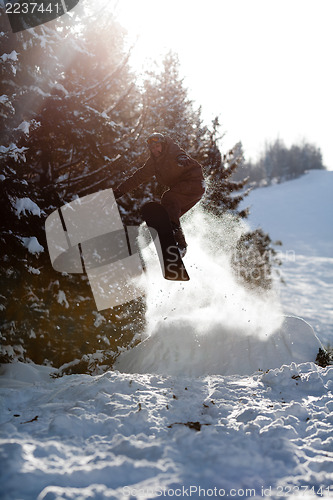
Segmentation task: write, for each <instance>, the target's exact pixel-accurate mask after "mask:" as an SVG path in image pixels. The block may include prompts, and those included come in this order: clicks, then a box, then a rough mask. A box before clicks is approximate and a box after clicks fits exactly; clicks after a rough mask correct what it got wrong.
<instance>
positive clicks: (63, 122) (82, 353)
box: [0, 16, 142, 369]
mask: <svg viewBox="0 0 333 500" xmlns="http://www.w3.org/2000/svg"><path fill="white" fill-rule="evenodd" d="M88 20H89V21H91V18H88V17H87V18H86V21H88ZM80 21H81V23H82V26H83V25H84V23H85V19H84V16H83V17H81V20H80ZM66 22H68V19H67V20H66ZM87 24H88V23H87ZM107 28H108V35H105V38H103V37H101V38H100V39H96V36H95V37H94V36H93V33H92V31H91V32H90V34H89V33H87V32H84V31H81V32H77V30H76V32H75V30H72V29H71V27H68V26H67V25H66V24H64V20H63V19H61V18H59V19H58V20H57V21H56V22H54V23H47V24H46V25H42V26H39V27H37V28H34V29H32V30H29V31H23V32H22V33H19V34H16V35H15V36H13V35H11V34H9V33H5V35H2V36H4V38H5V42H6V43H5V46H6V52H5V54H7V56H3V57H2V58H3V59H6V64H5V65H4V74H3V80H2V81H3V82H4V86H3V88H2V95H3V96H5V97H2V99H1V103H2V104H3V108H2V109H4V110H5V111H3V113H2V117H1V119H2V120H3V125H4V129H5V134H4V135H3V140H4V143H3V146H1V150H0V152H1V168H2V171H1V178H0V179H1V184H0V186H1V190H2V192H1V202H0V203H1V209H2V215H3V217H2V232H1V251H2V254H3V255H4V260H3V265H2V268H1V286H2V289H5V290H6V292H7V293H6V296H2V304H1V307H2V310H3V312H4V313H5V319H4V321H3V323H2V328H1V331H2V336H3V338H2V344H3V346H4V347H3V350H2V355H3V356H4V359H10V358H12V357H15V356H20V359H32V360H33V361H35V362H38V363H43V362H44V361H45V362H47V360H49V362H51V363H53V364H54V365H55V366H60V365H61V364H63V363H68V362H70V364H71V365H72V364H73V358H77V360H80V359H81V363H79V362H78V363H77V369H83V368H82V363H83V365H84V367H85V369H87V367H88V366H91V369H93V368H94V366H96V365H98V364H99V363H101V362H103V359H104V360H105V359H107V358H110V360H112V359H114V356H115V355H116V353H117V346H118V345H127V344H128V343H129V342H130V340H131V338H132V336H133V330H132V328H134V329H138V328H139V326H138V325H139V324H140V321H141V319H140V318H141V315H142V307H141V303H140V301H137V302H136V303H132V304H129V305H128V306H127V307H124V308H121V307H120V308H118V309H116V310H113V311H106V312H105V313H103V314H101V313H96V312H95V309H96V308H95V304H94V301H93V298H92V294H91V291H90V288H89V285H88V282H87V278H86V277H85V276H84V275H66V276H64V275H62V274H61V273H56V272H55V271H53V269H52V268H51V264H50V261H49V257H48V255H47V248H46V240H45V231H44V219H45V218H46V216H47V215H49V213H51V212H52V211H53V210H55V209H57V208H59V207H60V206H61V205H62V204H63V203H64V202H67V201H71V200H72V199H73V197H75V196H77V195H80V196H84V195H85V194H88V193H91V192H95V191H98V190H99V189H103V188H104V187H112V185H114V182H115V179H116V176H117V165H118V170H119V169H120V164H121V162H122V161H126V162H127V161H128V159H129V158H130V157H131V153H128V151H130V146H131V143H132V142H133V141H135V139H136V137H135V124H136V121H137V120H138V119H139V113H138V111H137V108H138V99H137V91H136V88H135V85H134V77H133V75H131V73H130V71H129V69H128V64H127V54H126V52H125V51H124V50H122V47H123V44H122V32H121V29H120V27H119V26H118V25H117V24H116V23H115V21H114V22H113V20H112V19H109V20H108V26H107ZM5 31H6V30H5V29H4V30H3V32H5ZM101 31H102V27H101ZM103 43H105V45H103ZM110 47H111V48H112V49H114V50H111V51H110V50H109V49H110ZM13 51H15V52H13ZM9 56H10V57H9ZM69 311H70V314H68V312H69ZM134 317H137V320H136V321H134V320H133V318H134ZM131 325H132V326H131ZM113 334H115V336H114V338H112V335H113ZM6 346H7V347H6ZM98 350H102V351H103V355H101V353H100V354H99V355H97V354H94V353H95V352H98ZM110 362H111V361H108V363H110Z"/></svg>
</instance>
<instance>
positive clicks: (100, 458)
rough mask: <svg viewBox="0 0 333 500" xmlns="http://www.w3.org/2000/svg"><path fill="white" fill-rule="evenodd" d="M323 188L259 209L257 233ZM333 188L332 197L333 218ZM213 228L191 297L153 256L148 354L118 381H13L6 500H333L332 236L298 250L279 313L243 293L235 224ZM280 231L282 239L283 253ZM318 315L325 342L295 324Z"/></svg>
mask: <svg viewBox="0 0 333 500" xmlns="http://www.w3.org/2000/svg"><path fill="white" fill-rule="evenodd" d="M317 174H318V178H317ZM325 174H329V173H325V172H318V173H317V172H314V173H311V174H309V176H306V177H304V178H301V179H298V180H296V181H292V182H290V183H286V184H282V185H279V186H273V187H271V188H266V189H267V191H266V189H265V190H256V191H254V192H253V193H251V201H252V204H253V208H252V210H253V214H254V215H253V219H252V217H251V218H250V222H251V224H255V221H254V219H255V214H256V211H257V213H259V214H263V213H265V217H266V219H265V221H263V225H265V224H266V223H267V226H265V227H264V229H266V230H267V231H269V232H272V231H271V229H272V228H273V225H274V221H275V220H276V218H278V216H280V217H282V216H283V217H287V218H288V221H289V219H290V217H291V215H290V212H289V211H287V210H286V211H284V210H281V211H280V212H279V213H276V214H275V213H274V210H273V208H272V205H273V206H276V204H277V203H279V204H280V206H284V205H283V202H282V199H284V202H286V200H287V198H286V195H287V193H288V192H290V191H292V190H293V189H294V188H292V186H296V185H297V183H301V184H302V183H305V184H306V187H304V189H306V190H308V191H307V193H310V191H311V189H310V186H309V185H308V184H307V183H306V182H305V181H306V180H309V181H310V182H309V184H310V185H312V186H313V187H314V188H315V187H316V186H318V184H316V183H317V181H318V183H319V180H318V179H319V177H320V176H321V175H325ZM329 182H331V177H329V176H327V177H326V180H325V181H323V182H322V183H321V185H322V186H323V189H322V191H321V199H322V201H323V204H324V203H328V205H327V206H328V207H329V206H330V205H329V200H330V199H331V195H330V192H329V190H327V191H326V190H325V189H324V186H325V185H326V184H328V183H329ZM301 184H300V185H301ZM269 190H271V194H270V195H269V194H268V195H267V193H269ZM263 191H265V197H266V196H267V197H266V198H265V197H264V198H265V199H264V198H262V199H261V198H260V197H261V196H263V195H262V194H261V193H262V192H263ZM294 192H298V191H297V189H295V190H294ZM307 196H309V194H307ZM327 196H329V200H327V199H326V201H325V198H327ZM256 197H258V199H257V200H256ZM301 198H302V196H301V194H300V193H299V199H300V200H301ZM272 200H275V203H272ZM323 206H324V205H321V204H320V203H319V204H318V206H317V208H318V212H317V217H319V219H320V220H321V221H322V219H323V218H324V214H323V213H322V211H321V210H322V207H323ZM320 207H321V208H320ZM328 210H329V208H328ZM269 214H271V215H270V216H269ZM330 220H332V219H330ZM326 221H327V224H328V222H329V220H328V217H327V218H326ZM204 222H206V224H203V223H204ZM208 222H209V224H208V223H207V219H204V218H203V216H202V214H200V213H199V214H193V215H192V216H191V217H190V218H189V219H188V220H187V222H186V228H187V233H188V235H189V242H190V246H189V252H188V255H187V256H186V263H187V267H188V269H189V272H190V274H191V281H190V282H188V283H183V284H181V283H167V282H165V281H164V280H162V279H161V277H160V271H159V269H158V264H157V263H156V256H154V252H153V251H152V250H151V249H147V251H146V253H147V255H146V257H147V263H148V277H149V279H148V281H147V282H146V283H145V284H143V286H145V287H146V294H147V301H148V310H147V330H146V332H145V339H144V340H143V342H142V343H141V344H138V345H137V347H135V348H134V349H133V350H131V351H125V352H124V353H123V354H122V355H121V357H120V358H119V361H118V365H117V370H115V371H112V372H111V371H110V372H108V373H105V374H103V375H99V376H94V377H91V376H88V375H71V376H64V377H62V378H51V377H50V374H52V371H54V370H52V369H51V368H48V367H40V366H36V365H33V364H31V365H22V364H21V363H15V364H12V365H4V366H2V368H1V376H0V387H1V389H0V396H1V397H0V460H1V463H0V470H1V473H0V474H1V476H0V479H1V483H0V484H1V494H0V495H1V499H3V500H18V499H20V500H21V499H23V500H30V499H31V500H35V499H37V500H42V499H43V500H44V499H45V500H56V499H57V500H59V499H80V500H81V499H88V498H89V499H100V500H102V499H103V500H104V499H107V498H112V499H130V498H131V499H132V498H139V499H143V498H158V497H168V496H178V497H184V498H186V497H192V498H201V497H207V496H209V497H214V498H218V497H223V496H224V497H227V496H229V497H234V498H247V497H251V498H266V497H269V498H274V499H278V498H288V499H294V498H303V499H304V498H305V499H308V498H318V496H319V497H332V495H333V435H332V424H333V399H332V391H333V367H327V368H321V367H319V366H317V365H316V364H314V362H313V361H314V359H315V356H316V353H317V350H318V348H319V346H320V340H321V341H323V340H324V339H332V317H331V311H330V308H331V303H332V301H331V300H330V298H331V297H332V296H331V294H332V290H331V285H332V266H331V264H332V259H331V257H330V256H328V255H327V254H326V253H325V252H326V251H327V248H328V245H329V244H330V243H329V238H326V234H327V231H328V230H329V227H326V229H325V227H324V224H323V221H322V228H323V229H325V231H323V233H320V232H317V230H318V227H313V231H314V232H316V235H317V236H316V240H315V241H312V242H311V245H310V246H311V252H308V253H307V252H306V251H305V250H306V247H305V246H304V244H303V243H304V242H303V240H302V235H301V234H300V235H299V238H298V239H296V240H295V239H294V240H293V241H294V243H295V241H296V242H297V241H299V242H300V243H299V246H298V247H297V248H296V246H295V245H296V244H294V243H293V245H294V246H293V247H292V248H293V249H294V250H295V255H296V259H294V260H293V261H288V259H287V258H286V259H285V265H284V277H285V279H286V282H287V286H286V287H284V288H281V290H280V298H281V302H282V304H281V302H280V300H279V297H278V296H276V295H275V294H274V293H272V294H266V295H265V296H264V297H258V296H257V295H255V294H251V293H249V292H247V291H245V290H244V289H243V288H242V287H240V286H239V284H238V283H237V282H236V281H235V279H234V277H233V275H232V274H231V272H230V269H229V266H228V251H227V249H226V247H225V246H223V243H221V241H223V238H222V240H221V236H222V237H223V234H225V233H226V232H228V231H230V229H229V225H228V221H227V220H226V221H225V223H224V224H223V225H222V227H221V228H220V230H221V231H222V234H219V235H218V236H219V238H218V239H217V241H212V238H211V235H212V234H216V233H217V232H218V230H219V229H218V228H217V227H216V226H214V223H213V221H208ZM194 223H196V224H194ZM199 223H200V224H199ZM191 227H192V228H191ZM199 227H200V228H201V227H202V229H200V231H199V230H198V228H199ZM274 227H276V228H277V227H278V225H276V226H275V225H274ZM286 227H287V226H286V224H281V228H282V229H283V228H286ZM300 228H301V225H300V224H299V225H297V224H296V225H295V226H294V230H295V233H297V231H298V229H300ZM273 229H274V228H273ZM282 229H281V233H280V232H279V231H278V232H277V234H276V235H275V234H272V236H273V238H281V239H284V238H283V236H284V233H283V231H282ZM239 230H242V229H241V228H240V229H239ZM313 234H314V233H313ZM320 234H321V235H322V236H320ZM286 235H287V232H286ZM236 237H237V234H233V233H232V232H229V234H228V238H225V240H226V241H229V242H230V241H232V240H233V238H234V239H235V238H236ZM285 241H286V242H287V244H288V246H287V247H284V248H287V249H290V248H291V247H290V246H289V244H290V240H288V238H286V239H285ZM314 249H316V252H314ZM301 251H302V252H303V253H300V252H301ZM289 255H290V254H289V253H288V256H289ZM205 256H206V257H208V258H206V259H202V257H205ZM316 259H320V260H319V261H317V260H316ZM203 262H204V263H205V264H203ZM319 269H321V273H320V274H319V275H317V271H318V270H319ZM313 303H314V304H315V305H317V306H318V307H313V309H311V308H310V305H311V304H313ZM286 306H287V307H286ZM314 309H315V311H314ZM313 311H314V312H316V314H317V315H316V316H314V318H315V333H316V334H317V335H318V338H319V339H318V338H317V337H316V335H315V333H314V332H313V330H312V328H311V326H310V325H308V324H307V323H305V322H304V321H303V320H301V319H298V318H294V317H287V318H286V317H285V314H286V313H290V314H292V315H295V314H297V315H298V316H303V317H306V319H307V320H308V321H309V322H310V323H312V319H313V318H312V312H313ZM304 313H305V314H304ZM316 325H318V326H319V331H318V328H317V326H316ZM320 329H321V330H320ZM78 334H79V332H78ZM120 370H121V371H120ZM258 370H260V371H258ZM130 372H132V373H130Z"/></svg>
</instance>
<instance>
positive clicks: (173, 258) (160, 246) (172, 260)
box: [141, 201, 190, 281]
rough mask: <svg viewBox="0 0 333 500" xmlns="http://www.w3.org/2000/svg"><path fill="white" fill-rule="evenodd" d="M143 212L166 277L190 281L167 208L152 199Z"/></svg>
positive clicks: (144, 206) (172, 279)
mask: <svg viewBox="0 0 333 500" xmlns="http://www.w3.org/2000/svg"><path fill="white" fill-rule="evenodd" d="M141 214H142V218H143V219H144V221H145V222H146V224H147V226H148V229H149V231H150V233H151V236H152V238H153V241H154V244H155V247H156V250H157V254H158V257H159V259H160V264H161V268H162V271H163V276H164V278H165V279H167V280H171V281H188V280H189V279H190V277H189V275H188V273H187V271H186V268H185V266H184V263H183V260H182V258H181V256H180V253H179V250H178V247H177V244H176V241H175V238H174V235H173V231H172V226H171V222H170V219H169V215H168V213H167V211H166V210H165V208H164V207H163V206H162V205H161V204H160V203H157V202H154V201H152V202H149V203H146V204H145V205H143V207H142V209H141ZM156 233H157V234H156ZM157 236H158V237H157Z"/></svg>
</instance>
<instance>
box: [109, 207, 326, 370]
mask: <svg viewBox="0 0 333 500" xmlns="http://www.w3.org/2000/svg"><path fill="white" fill-rule="evenodd" d="M183 225H184V229H185V233H186V235H187V239H188V243H189V247H188V253H187V255H186V257H185V259H184V262H185V263H186V267H187V270H188V272H189V274H190V276H191V279H190V281H189V282H169V281H166V280H164V279H163V277H162V276H161V269H160V267H159V262H158V259H157V256H156V253H155V250H154V248H153V247H152V245H151V246H150V247H148V248H147V249H145V255H144V257H145V260H146V264H147V273H146V275H145V276H144V283H141V286H145V290H146V301H147V313H146V321H147V327H146V330H145V332H144V334H143V335H142V336H141V340H143V342H141V343H140V344H138V345H137V346H136V347H135V348H134V349H131V350H130V351H127V352H125V353H122V354H121V356H120V357H119V358H118V360H117V363H116V367H117V368H118V369H119V370H120V371H125V372H137V373H145V372H150V373H164V374H172V375H180V374H183V375H198V376H199V375H205V374H207V373H212V374H214V373H215V374H216V373H219V374H224V375H225V374H233V373H238V374H246V373H253V372H254V371H256V370H258V369H267V368H272V367H274V366H275V364H276V363H280V365H281V364H282V363H283V362H292V361H293V360H294V359H293V356H294V352H297V349H298V348H299V346H298V347H297V346H295V349H291V348H290V345H292V344H293V340H292V338H291V337H290V335H291V333H292V332H291V331H290V328H291V329H293V330H295V326H294V325H292V320H291V319H290V318H289V319H286V318H284V317H283V315H282V310H281V305H280V302H279V299H278V297H277V295H276V294H275V293H273V292H265V293H264V294H261V295H259V294H258V293H257V292H252V291H250V290H248V289H246V288H245V287H244V286H243V285H242V284H240V283H239V282H238V281H237V278H236V276H235V273H234V271H233V270H232V267H231V253H232V249H233V248H234V247H235V244H236V241H237V240H238V238H239V236H240V234H242V232H244V231H245V230H246V229H247V227H246V225H245V224H244V223H241V224H235V221H234V220H233V219H232V217H231V216H227V217H225V218H224V219H223V220H222V221H221V220H215V219H214V218H213V217H212V216H209V215H207V214H204V213H202V211H200V210H196V211H193V212H192V214H191V215H190V216H189V217H187V219H186V220H185V221H184V223H183ZM303 323H304V322H303ZM302 327H303V330H304V331H305V332H308V335H307V339H308V341H309V343H308V346H309V349H307V350H306V352H304V351H302V352H303V353H304V356H305V360H306V361H309V360H314V359H312V356H311V352H312V353H313V352H318V349H317V347H316V348H315V349H314V344H315V345H316V346H318V345H319V343H318V339H316V337H315V335H314V333H313V330H312V329H311V327H310V326H309V325H306V324H305V323H304V324H303V325H302ZM286 336H287V337H288V338H287V340H286ZM306 342H307V341H306V340H305V343H306ZM289 344H290V345H289ZM309 355H310V356H311V359H308V356H309ZM302 360H303V359H302ZM303 361H304V360H303ZM280 365H279V366H280Z"/></svg>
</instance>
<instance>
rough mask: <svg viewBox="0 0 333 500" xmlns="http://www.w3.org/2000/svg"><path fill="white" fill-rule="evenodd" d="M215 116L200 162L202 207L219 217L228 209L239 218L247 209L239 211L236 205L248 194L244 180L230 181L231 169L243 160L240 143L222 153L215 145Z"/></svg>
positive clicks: (216, 125)
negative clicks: (203, 186) (204, 184)
mask: <svg viewBox="0 0 333 500" xmlns="http://www.w3.org/2000/svg"><path fill="white" fill-rule="evenodd" d="M219 127H220V124H219V119H218V118H217V117H216V118H215V119H214V121H213V123H212V129H211V130H210V132H209V142H208V144H207V146H206V148H207V152H206V157H205V160H204V162H203V167H204V172H205V176H206V179H207V191H206V196H205V198H204V207H205V209H206V210H207V211H208V212H211V213H213V214H214V215H217V216H220V215H222V214H223V212H225V211H227V210H228V211H232V212H234V213H235V214H237V215H238V216H239V217H246V216H247V210H241V211H239V210H238V208H239V204H240V202H241V201H242V200H243V199H244V197H245V196H246V195H247V194H248V191H246V190H245V189H244V187H245V185H246V183H247V179H246V178H245V179H243V180H241V181H239V182H235V181H232V180H231V176H232V174H233V172H234V171H235V170H236V169H237V168H240V167H241V165H242V164H243V163H244V154H243V148H242V144H241V143H238V144H236V145H235V146H234V148H233V149H232V150H230V151H229V152H228V153H227V154H224V155H222V153H221V151H220V148H219V146H218V141H219V140H220V138H221V137H220V135H219Z"/></svg>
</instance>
